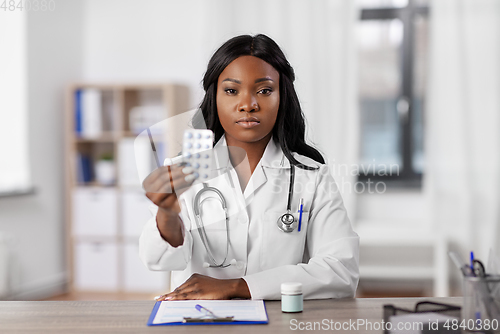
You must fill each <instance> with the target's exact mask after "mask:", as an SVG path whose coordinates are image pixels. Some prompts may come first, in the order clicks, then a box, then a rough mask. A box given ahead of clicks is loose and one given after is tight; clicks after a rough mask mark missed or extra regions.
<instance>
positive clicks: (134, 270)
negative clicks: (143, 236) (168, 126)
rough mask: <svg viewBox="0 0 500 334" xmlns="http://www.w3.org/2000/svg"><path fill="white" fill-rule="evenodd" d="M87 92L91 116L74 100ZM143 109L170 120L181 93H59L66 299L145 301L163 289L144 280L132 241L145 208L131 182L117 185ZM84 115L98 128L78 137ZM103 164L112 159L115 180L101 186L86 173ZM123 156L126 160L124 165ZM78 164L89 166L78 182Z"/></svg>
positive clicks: (159, 275)
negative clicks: (94, 296)
mask: <svg viewBox="0 0 500 334" xmlns="http://www.w3.org/2000/svg"><path fill="white" fill-rule="evenodd" d="M91 91H92V92H94V93H95V92H97V96H98V97H97V98H94V105H93V110H92V113H91V112H90V111H89V110H90V107H89V105H91V103H89V102H88V100H87V102H85V107H84V106H83V105H84V103H83V102H82V101H83V100H82V97H81V96H83V94H87V96H88V95H91V94H89V92H91ZM77 92H78V93H77ZM79 94H82V95H79ZM94 97H95V95H94ZM95 101H98V102H97V103H95ZM96 105H97V107H98V108H97V109H98V112H97V113H96V112H95V110H96V108H95V107H96ZM78 106H79V107H78ZM146 106H147V107H150V108H156V110H157V111H158V110H159V111H160V112H159V113H157V114H156V116H157V117H158V119H157V120H158V121H160V120H163V119H167V118H168V117H172V116H175V115H178V114H180V113H182V112H185V111H187V110H188V89H187V87H185V86H182V85H175V84H93V83H76V84H72V85H70V86H69V87H68V88H67V92H66V107H65V109H66V112H65V116H66V117H65V128H66V133H65V137H66V138H65V139H66V140H65V157H66V159H65V161H66V168H65V181H66V186H65V194H66V196H65V198H66V203H65V204H66V205H65V207H66V208H67V210H66V214H65V218H66V226H67V228H66V240H67V265H68V268H69V281H70V285H69V288H70V291H71V292H79V291H102V292H148V293H149V292H164V291H167V289H168V287H169V281H168V280H169V273H165V272H150V271H148V270H147V269H146V267H145V266H144V265H143V264H142V263H141V262H140V259H139V255H138V239H139V235H140V231H141V229H142V226H143V225H144V223H145V222H146V221H147V219H148V218H150V217H151V213H150V212H149V210H148V207H149V206H150V205H151V203H150V202H149V200H148V199H147V198H146V197H145V195H144V191H143V190H142V188H141V186H140V182H139V177H137V182H131V181H130V179H129V180H128V181H126V182H125V179H126V177H125V176H123V175H126V173H128V174H129V176H130V173H132V174H133V173H134V170H135V171H136V167H135V165H134V166H132V165H133V157H134V152H133V143H134V139H135V138H136V136H137V134H138V133H137V132H138V130H137V127H136V126H135V125H134V124H135V123H133V122H132V121H131V120H130V114H131V111H132V110H134V108H135V107H146ZM77 109H78V112H77ZM90 114H94V115H96V114H97V115H98V119H99V126H98V130H97V131H93V132H92V135H87V134H86V133H85V131H83V130H82V128H83V126H84V125H85V126H86V125H87V124H83V125H82V122H83V121H82V118H83V117H84V115H85V116H88V115H90ZM78 118H79V120H77V119H78ZM150 120H151V119H150ZM146 123H147V121H146ZM143 125H144V124H143ZM152 125H153V124H147V126H152ZM88 128H90V127H88ZM88 128H87V129H88ZM94 130H95V129H94ZM104 156H106V157H107V159H108V161H109V159H110V158H112V164H113V166H112V167H111V169H110V170H111V175H114V176H115V177H114V181H112V182H110V183H105V184H101V183H99V181H98V180H97V179H96V177H95V172H94V171H93V170H94V168H95V164H96V162H97V161H98V160H101V158H102V157H104ZM127 156H128V159H129V160H124V159H125V157H127ZM82 157H86V159H88V162H89V163H88V164H87V165H86V166H87V168H86V171H87V174H86V177H85V176H84V175H85V173H83V169H84V168H85V167H84V165H83V163H82V161H83V158H82ZM130 157H132V161H130ZM89 167H90V168H89ZM89 172H90V173H89ZM108 172H109V170H108ZM122 176H123V177H122ZM132 176H133V175H132ZM136 176H137V175H136Z"/></svg>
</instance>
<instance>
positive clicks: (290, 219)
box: [277, 211, 295, 233]
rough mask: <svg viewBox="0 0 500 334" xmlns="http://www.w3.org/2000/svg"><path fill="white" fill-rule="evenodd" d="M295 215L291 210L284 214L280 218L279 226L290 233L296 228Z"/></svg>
mask: <svg viewBox="0 0 500 334" xmlns="http://www.w3.org/2000/svg"><path fill="white" fill-rule="evenodd" d="M294 223H295V217H294V216H293V215H292V214H291V213H290V211H289V212H287V213H285V214H283V215H282V216H280V217H279V218H278V221H277V224H278V228H279V229H280V230H281V231H283V232H286V233H290V232H292V231H293V230H295V226H294V225H295V224H294Z"/></svg>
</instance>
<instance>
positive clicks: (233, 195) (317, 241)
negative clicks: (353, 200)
mask: <svg viewBox="0 0 500 334" xmlns="http://www.w3.org/2000/svg"><path fill="white" fill-rule="evenodd" d="M225 145H226V141H225V138H224V137H222V138H221V140H219V142H218V143H217V145H216V147H220V146H225ZM294 157H295V158H296V159H297V160H299V161H300V162H302V163H304V164H306V165H308V166H313V167H314V166H317V167H319V169H316V170H304V169H301V168H298V167H295V186H294V192H293V197H292V206H291V207H292V211H293V212H294V215H295V216H296V217H297V213H296V212H297V211H298V203H299V200H300V199H301V198H303V215H302V226H301V231H300V232H299V231H298V230H297V229H295V230H294V231H293V232H291V233H285V232H282V231H281V230H280V229H279V228H278V226H277V220H278V218H279V217H280V216H281V215H282V214H284V213H285V212H286V208H287V200H288V189H289V183H290V163H289V161H288V159H287V158H286V157H285V156H284V154H283V152H282V150H281V148H280V147H279V146H278V145H276V143H275V142H274V141H273V140H272V139H271V140H270V141H269V144H268V145H267V147H266V150H265V152H264V154H263V156H262V158H261V160H260V162H259V163H258V165H257V167H256V168H255V170H254V172H253V173H252V176H251V177H250V180H249V182H248V185H247V186H246V188H245V191H244V192H242V191H241V187H240V185H239V181H238V176H237V174H236V171H235V170H234V169H233V168H229V171H228V172H227V173H225V174H223V175H221V176H219V177H217V178H214V179H212V180H210V181H209V182H208V184H209V186H214V187H216V188H217V189H219V190H220V191H221V192H222V193H223V194H224V197H225V199H226V201H227V206H228V212H229V254H228V256H227V260H226V264H227V263H229V262H230V261H233V263H235V262H236V263H235V264H233V265H231V266H229V267H227V268H205V267H204V266H203V264H204V263H207V262H208V263H211V262H210V260H209V259H208V256H207V251H206V249H205V247H204V246H203V243H202V241H201V239H200V235H199V233H198V230H197V227H196V226H197V225H196V224H195V220H194V213H193V199H194V196H195V195H196V193H197V192H198V191H199V190H200V189H201V188H202V185H201V184H195V185H193V186H192V187H191V189H189V190H188V191H186V192H185V193H183V194H182V195H181V196H180V197H179V201H180V205H181V213H180V217H181V219H182V221H183V223H184V243H183V244H182V245H181V246H178V247H172V246H171V245H170V244H169V243H168V242H166V241H165V240H164V239H163V238H162V237H161V236H160V232H159V230H158V228H157V225H156V218H155V217H156V212H157V207H156V206H153V207H154V208H153V210H152V213H153V218H151V219H150V220H149V221H148V222H147V223H146V225H145V226H144V229H143V232H142V235H141V237H140V241H139V243H140V257H141V259H142V261H143V262H144V263H145V264H146V266H147V267H148V268H149V269H150V270H166V271H172V275H171V289H175V288H176V287H177V286H179V285H181V284H182V283H183V282H185V281H186V280H187V279H188V278H189V277H190V276H191V275H192V274H194V273H199V274H202V275H207V276H211V277H215V278H221V279H231V278H243V279H244V280H245V281H246V283H247V285H248V288H249V290H250V294H251V296H252V299H280V298H281V293H280V285H281V283H283V282H301V283H302V284H303V294H304V298H308V299H316V298H341V297H353V296H354V293H355V291H356V287H357V284H358V280H359V270H358V256H359V237H358V235H357V234H356V233H355V232H354V231H353V230H352V228H351V224H350V222H349V218H348V217H347V213H346V210H345V208H344V205H343V202H342V197H341V195H340V193H339V192H338V188H337V186H336V184H335V181H334V180H333V177H332V176H331V175H330V173H329V170H328V167H327V166H326V165H321V164H319V163H318V162H316V161H314V160H312V159H309V158H307V157H304V156H301V155H299V154H295V153H294ZM227 163H228V165H229V166H230V162H229V161H228V162H227ZM221 167H224V166H218V168H221ZM226 167H227V166H226ZM202 197H203V198H205V197H213V199H216V198H217V195H216V194H215V193H213V192H208V194H206V195H205V194H203V196H202ZM203 198H202V199H203ZM201 214H202V218H203V223H204V226H205V230H206V234H207V236H208V240H209V243H210V248H211V250H212V253H213V254H214V257H215V259H216V260H217V261H219V262H220V261H222V259H224V255H225V253H226V245H227V243H226V227H225V219H224V212H223V210H222V207H221V204H220V202H219V201H217V200H210V199H208V200H207V201H205V202H204V203H203V206H202V212H201ZM235 260H236V261H235Z"/></svg>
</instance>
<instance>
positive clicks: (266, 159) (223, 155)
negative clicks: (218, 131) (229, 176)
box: [215, 135, 290, 169]
mask: <svg viewBox="0 0 500 334" xmlns="http://www.w3.org/2000/svg"><path fill="white" fill-rule="evenodd" d="M224 146H226V147H227V142H226V136H225V135H222V137H221V138H220V139H219V141H218V142H217V144H215V149H216V151H217V155H218V157H217V161H216V169H221V168H226V167H229V166H231V163H230V160H229V155H228V154H227V151H226V150H223V149H221V148H222V147H224ZM259 164H260V165H261V166H263V167H266V168H290V161H288V159H287V158H286V157H285V154H283V151H282V150H281V147H280V146H279V145H278V144H277V143H276V142H275V141H274V140H273V138H271V140H269V143H267V146H266V149H265V150H264V154H263V155H262V158H261V159H260V162H259Z"/></svg>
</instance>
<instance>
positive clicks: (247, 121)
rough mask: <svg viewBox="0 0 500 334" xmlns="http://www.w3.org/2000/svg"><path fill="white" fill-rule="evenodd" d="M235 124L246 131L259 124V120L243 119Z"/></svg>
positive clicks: (253, 118)
mask: <svg viewBox="0 0 500 334" xmlns="http://www.w3.org/2000/svg"><path fill="white" fill-rule="evenodd" d="M236 124H238V125H240V126H241V127H244V128H246V129H250V128H253V127H255V126H257V125H259V124H260V122H259V120H258V119H257V118H256V117H243V118H240V119H239V120H237V121H236Z"/></svg>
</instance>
